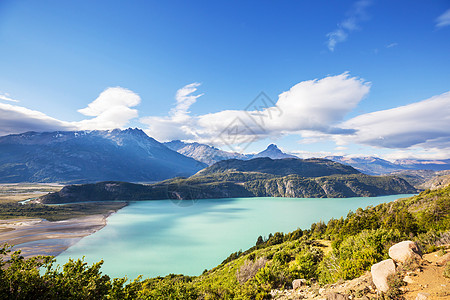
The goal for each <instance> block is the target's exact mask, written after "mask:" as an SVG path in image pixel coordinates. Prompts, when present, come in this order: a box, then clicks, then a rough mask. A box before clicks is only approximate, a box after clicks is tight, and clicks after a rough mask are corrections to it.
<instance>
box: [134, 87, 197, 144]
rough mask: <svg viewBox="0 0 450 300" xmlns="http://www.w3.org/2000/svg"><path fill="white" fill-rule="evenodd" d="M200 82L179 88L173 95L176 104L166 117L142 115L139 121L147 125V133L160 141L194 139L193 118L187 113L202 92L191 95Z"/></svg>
mask: <svg viewBox="0 0 450 300" xmlns="http://www.w3.org/2000/svg"><path fill="white" fill-rule="evenodd" d="M199 86H200V83H198V82H194V83H191V84H188V85H185V86H184V87H182V88H181V89H179V90H178V91H177V93H176V95H175V100H176V105H175V107H174V108H172V109H171V110H170V112H169V116H167V117H152V116H148V117H143V118H141V119H140V121H141V122H142V123H143V124H146V125H148V129H147V130H146V131H147V133H148V134H149V135H150V136H152V137H154V138H156V139H157V140H160V141H169V140H175V139H181V140H193V139H194V140H195V139H197V138H198V136H197V135H196V132H195V120H194V118H193V117H191V116H190V115H189V113H190V112H189V108H190V107H191V105H192V104H194V103H195V102H196V101H197V99H198V98H199V97H201V96H202V95H203V94H199V95H193V93H195V92H196V91H197V88H198V87H199Z"/></svg>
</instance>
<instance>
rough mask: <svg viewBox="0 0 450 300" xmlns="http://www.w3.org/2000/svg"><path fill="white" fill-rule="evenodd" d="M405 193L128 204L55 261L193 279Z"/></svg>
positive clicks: (122, 273)
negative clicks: (259, 245) (264, 245)
mask: <svg viewBox="0 0 450 300" xmlns="http://www.w3.org/2000/svg"><path fill="white" fill-rule="evenodd" d="M406 196H410V195H394V196H384V197H361V198H338V199H334V198H325V199H314V198H232V199H213V200H199V201H198V202H197V203H195V204H194V205H192V206H189V207H180V206H177V205H175V204H174V203H173V202H171V201H168V200H162V201H141V202H134V203H131V204H130V205H129V206H127V207H125V208H123V209H121V210H120V211H119V212H117V213H116V214H114V215H112V216H111V217H110V218H109V219H108V225H107V226H106V227H104V228H103V229H102V230H100V231H98V232H96V233H95V234H93V235H90V236H88V237H86V238H84V239H82V240H81V241H79V242H78V243H77V244H75V245H74V246H72V247H70V248H69V249H67V250H66V251H65V252H64V253H62V254H60V255H59V256H58V257H57V262H58V263H60V264H62V263H64V262H66V261H67V260H68V258H69V257H70V258H81V257H83V256H85V260H86V261H87V262H89V263H93V262H97V261H99V260H101V259H103V260H104V261H105V262H104V265H103V267H102V270H103V272H104V273H106V274H108V275H110V276H113V277H122V276H125V275H127V276H128V278H135V277H137V276H138V275H140V274H142V275H144V277H154V276H159V275H161V276H163V275H166V274H169V273H176V274H179V273H180V274H186V275H198V274H200V273H202V271H203V270H204V269H210V268H212V267H215V266H217V265H218V264H220V263H221V262H222V261H223V260H224V259H225V258H226V257H228V255H230V254H231V253H232V252H235V251H238V250H239V249H242V250H245V249H248V248H250V247H251V246H253V245H254V244H255V242H256V239H257V237H258V236H259V235H262V236H267V235H268V234H269V233H271V232H272V233H274V232H276V231H282V232H285V233H286V232H290V231H293V230H295V229H297V228H302V229H308V228H310V226H311V223H314V222H317V221H320V220H323V221H328V220H329V219H330V218H332V217H334V218H339V217H341V216H346V215H347V213H348V212H349V211H350V210H353V211H354V210H356V209H357V208H358V207H363V208H365V207H367V206H368V205H377V204H380V203H383V202H389V201H393V200H395V199H398V198H402V197H406Z"/></svg>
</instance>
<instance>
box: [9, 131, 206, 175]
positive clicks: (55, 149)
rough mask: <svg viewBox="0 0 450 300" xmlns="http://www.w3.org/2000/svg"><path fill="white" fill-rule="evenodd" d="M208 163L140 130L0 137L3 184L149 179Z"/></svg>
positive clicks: (190, 171) (187, 171)
mask: <svg viewBox="0 0 450 300" xmlns="http://www.w3.org/2000/svg"><path fill="white" fill-rule="evenodd" d="M204 167H206V165H205V164H203V163H201V162H198V161H196V160H194V159H192V158H189V157H186V156H184V155H181V154H179V153H177V152H175V151H173V150H171V149H169V148H167V147H166V146H164V145H163V144H162V143H160V142H158V141H156V140H155V139H153V138H151V137H149V136H148V135H147V134H145V133H144V132H143V131H142V130H140V129H131V128H129V129H126V130H120V129H115V130H94V131H56V132H41V133H38V132H26V133H22V134H14V135H7V136H3V137H0V182H75V183H77V182H93V181H105V180H121V181H134V182H149V181H157V180H163V179H167V178H171V177H175V176H189V175H192V174H194V173H196V172H197V171H199V170H201V169H203V168H204Z"/></svg>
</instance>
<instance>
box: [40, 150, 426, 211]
mask: <svg viewBox="0 0 450 300" xmlns="http://www.w3.org/2000/svg"><path fill="white" fill-rule="evenodd" d="M416 191H417V190H416V189H415V188H413V187H412V186H411V185H410V184H408V182H406V181H405V180H403V179H401V178H398V177H395V176H370V175H365V174H362V173H360V172H359V171H357V170H355V169H353V168H352V167H350V166H346V165H342V164H339V163H336V162H332V161H330V160H325V159H310V160H301V159H293V158H285V159H278V160H272V159H270V158H255V159H252V160H249V161H242V160H234V159H233V160H227V161H220V162H218V163H216V164H214V165H212V166H210V167H208V168H207V169H205V170H204V171H202V172H199V173H197V174H195V175H193V176H191V177H189V178H173V179H168V180H165V181H162V182H159V183H155V184H150V185H140V184H130V183H125V182H100V183H96V184H84V185H69V186H66V187H64V188H63V189H61V191H59V192H57V193H50V194H48V195H45V196H42V197H40V198H39V199H38V201H39V202H42V203H68V202H78V201H80V200H83V201H108V200H119V199H120V200H159V199H176V200H189V199H211V198H236V197H315V198H323V197H336V198H342V197H358V196H380V195H390V194H407V193H415V192H416Z"/></svg>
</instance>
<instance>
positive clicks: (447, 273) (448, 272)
mask: <svg viewBox="0 0 450 300" xmlns="http://www.w3.org/2000/svg"><path fill="white" fill-rule="evenodd" d="M444 277H447V278H450V261H448V262H447V264H446V265H445V268H444Z"/></svg>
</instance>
